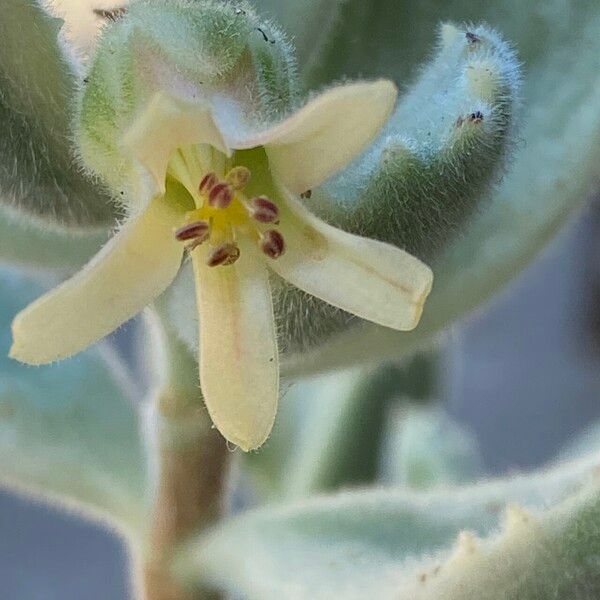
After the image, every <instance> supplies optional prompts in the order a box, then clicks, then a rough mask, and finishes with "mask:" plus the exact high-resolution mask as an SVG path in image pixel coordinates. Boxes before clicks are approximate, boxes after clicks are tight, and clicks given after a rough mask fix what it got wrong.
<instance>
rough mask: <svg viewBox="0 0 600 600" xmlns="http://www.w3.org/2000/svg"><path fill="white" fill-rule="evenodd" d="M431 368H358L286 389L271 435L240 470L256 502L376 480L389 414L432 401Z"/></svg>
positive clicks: (421, 361) (424, 364) (418, 364)
mask: <svg viewBox="0 0 600 600" xmlns="http://www.w3.org/2000/svg"><path fill="white" fill-rule="evenodd" d="M433 379H434V376H433V366H432V363H431V362H430V361H429V360H428V359H427V358H426V357H416V358H415V359H414V360H412V361H410V362H409V363H408V364H406V365H396V364H390V365H384V366H381V367H378V368H367V369H364V368H362V369H361V368H358V369H353V370H350V371H347V372H344V373H339V372H337V373H334V374H331V375H326V376H321V377H316V378H313V379H309V380H306V381H301V382H299V383H297V384H294V385H292V386H291V388H290V389H289V390H287V392H286V393H284V395H283V398H282V399H281V402H280V405H279V410H278V414H277V420H276V423H275V428H274V430H273V433H272V434H271V436H270V437H269V439H268V440H267V442H266V443H265V445H264V446H263V447H262V448H260V449H259V450H258V451H257V452H256V453H253V454H248V455H245V456H243V457H242V459H241V460H242V465H243V468H244V470H246V471H247V472H248V473H249V474H250V476H251V478H252V479H253V480H254V482H255V483H256V485H257V488H258V491H259V493H260V494H261V495H262V496H266V497H269V498H271V499H272V498H282V497H285V498H292V497H306V496H308V495H310V494H311V493H315V492H322V491H327V490H335V489H338V488H340V487H344V486H348V485H357V484H366V483H369V482H373V481H375V480H376V479H377V477H378V475H379V466H380V459H381V452H382V444H383V441H384V439H383V438H384V433H385V429H386V422H387V420H388V418H389V413H390V408H391V407H392V406H394V405H397V404H404V403H405V398H406V397H410V398H411V399H412V400H413V401H418V399H422V400H425V401H426V400H427V399H429V398H430V396H431V394H432V390H431V386H432V381H433Z"/></svg>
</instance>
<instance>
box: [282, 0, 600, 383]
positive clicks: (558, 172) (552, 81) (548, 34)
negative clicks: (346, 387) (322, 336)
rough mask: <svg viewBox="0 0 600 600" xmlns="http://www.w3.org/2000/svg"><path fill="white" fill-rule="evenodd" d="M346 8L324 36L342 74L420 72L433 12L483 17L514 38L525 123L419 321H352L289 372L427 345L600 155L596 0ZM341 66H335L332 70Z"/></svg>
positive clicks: (503, 277)
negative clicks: (401, 329)
mask: <svg viewBox="0 0 600 600" xmlns="http://www.w3.org/2000/svg"><path fill="white" fill-rule="evenodd" d="M345 6H346V7H347V10H348V11H350V12H352V11H354V13H355V14H356V18H354V19H350V20H349V18H345V19H344V20H343V21H340V23H341V24H343V25H344V26H346V25H347V26H349V27H354V26H355V27H356V29H350V30H343V31H344V33H343V35H339V36H337V37H336V38H335V40H334V41H332V42H331V43H332V49H335V53H334V50H332V56H334V55H335V56H337V57H338V58H339V60H342V61H344V65H343V68H344V69H346V70H345V73H346V74H349V75H352V73H353V72H359V71H360V72H361V73H363V74H364V75H365V76H370V75H374V74H381V73H383V72H387V73H389V74H393V73H396V74H397V75H396V77H397V78H398V79H399V80H401V82H402V83H403V84H404V83H405V82H406V81H407V80H410V79H411V78H412V77H414V76H415V74H416V73H417V70H418V68H419V67H418V65H419V63H420V61H421V60H424V59H425V57H426V55H427V53H428V51H429V50H428V41H427V36H430V35H431V34H430V32H431V31H432V30H433V29H434V28H435V27H436V26H437V24H438V23H439V22H440V21H442V20H444V19H449V18H450V19H474V20H475V19H476V20H480V19H485V20H487V22H489V23H491V24H492V25H493V26H494V27H497V28H498V29H500V30H501V31H502V32H503V34H504V35H506V36H507V38H508V39H511V40H513V41H514V42H515V45H516V46H517V48H518V50H519V56H520V58H521V59H522V60H523V63H524V65H523V67H524V72H525V74H526V75H525V79H524V82H523V89H522V98H523V103H524V109H525V118H524V128H523V130H522V131H521V138H522V141H521V142H520V143H519V144H518V146H517V147H516V148H515V151H514V156H513V157H512V159H511V161H510V165H509V169H508V171H507V173H506V175H505V177H504V179H503V181H502V183H501V184H500V185H499V186H498V187H497V189H496V190H495V191H494V192H493V193H491V194H490V198H489V199H488V200H487V201H486V202H487V203H486V204H484V205H483V207H482V209H481V210H480V211H479V213H478V214H477V216H476V217H475V218H474V219H473V220H472V223H471V225H470V226H469V227H467V228H466V229H464V230H463V233H462V234H461V236H460V238H459V239H457V240H456V241H454V242H453V243H452V244H451V245H450V246H449V247H448V248H447V249H446V250H445V251H444V252H443V253H442V254H441V255H440V256H439V258H438V259H436V260H435V261H434V262H433V264H432V268H433V271H434V287H433V291H432V294H431V296H430V297H429V300H428V302H427V305H426V307H425V311H424V313H423V318H422V320H421V323H420V325H419V327H418V328H417V329H416V330H415V331H414V332H411V333H408V334H406V333H400V334H398V333H396V332H393V331H391V330H386V329H382V328H378V327H374V326H370V325H365V326H360V327H357V328H355V330H354V331H352V332H348V333H347V334H343V335H341V336H339V337H337V338H334V339H332V340H331V343H330V344H328V345H327V346H326V347H323V348H321V349H320V350H316V351H315V352H314V353H313V354H312V355H310V356H306V355H305V356H302V357H299V358H298V360H290V361H289V362H288V364H287V365H286V372H287V373H289V374H290V375H293V374H298V373H306V372H315V371H317V372H319V371H324V370H327V369H331V368H337V367H339V366H344V365H347V364H355V363H356V362H361V361H365V360H367V361H368V360H373V359H374V357H377V358H382V357H386V356H395V357H397V356H398V355H399V354H401V353H407V352H413V351H414V350H415V349H416V348H419V347H421V346H423V345H426V344H427V343H428V341H429V340H431V339H432V337H433V336H434V335H436V334H437V333H438V332H439V331H440V330H442V329H444V328H446V327H447V326H448V324H449V323H451V322H453V321H455V320H457V319H459V318H461V317H463V316H464V315H465V314H466V313H468V312H469V311H472V310H473V309H475V308H476V307H478V306H480V305H481V304H482V303H485V302H487V301H489V299H490V298H491V297H492V296H493V295H494V293H495V292H497V291H498V290H499V289H500V288H501V287H502V286H504V285H505V284H507V283H508V282H509V281H510V280H511V279H513V278H514V277H515V276H516V275H517V274H518V273H519V272H520V271H521V269H523V268H524V267H525V266H526V265H527V264H528V263H529V261H530V260H531V259H532V258H533V257H535V255H536V254H537V253H538V252H539V251H540V249H542V248H543V247H544V246H545V244H546V243H547V242H548V241H549V240H550V239H551V238H552V237H553V236H554V235H555V234H556V232H557V231H558V229H559V228H560V227H561V226H562V225H563V224H564V223H565V222H566V221H567V220H568V218H569V217H570V216H571V215H572V214H573V213H574V211H576V210H577V209H578V208H579V207H580V206H581V205H582V204H583V202H584V201H585V200H586V198H587V196H588V194H589V192H590V190H591V188H592V185H593V183H594V181H595V178H596V177H597V174H598V165H599V164H600V73H599V72H598V69H597V60H598V55H599V54H600V5H599V4H598V3H597V2H591V1H583V0H581V1H577V2H573V3H553V4H552V5H551V6H550V5H548V4H547V3H546V2H538V1H536V2H527V3H522V2H518V1H517V0H511V1H510V2H508V3H507V2H504V1H502V2H497V1H496V2H485V3H481V2H479V3H477V2H469V3H465V2H464V1H459V0H453V1H450V2H443V3H422V4H419V6H415V5H414V3H409V2H404V1H402V2H386V1H384V0H381V1H377V2H372V3H359V2H349V3H345ZM354 13H353V14H354ZM367 17H368V18H367ZM375 33H377V35H375ZM336 40H337V41H336ZM350 40H351V43H352V45H353V48H355V49H356V50H352V52H351V55H350V58H349V59H348V61H351V60H353V59H352V57H355V59H356V62H352V63H350V62H346V59H345V58H343V57H344V56H345V53H346V50H347V49H348V44H349V42H350ZM340 44H341V45H340ZM367 49H368V50H369V51H367ZM358 54H360V55H361V56H362V57H363V59H362V60H359V59H358V58H356V57H357V56H358ZM341 68H342V66H340V67H339V69H341ZM339 73H340V71H338V68H337V67H336V68H335V69H333V70H331V72H329V73H328V77H337V76H338V75H339Z"/></svg>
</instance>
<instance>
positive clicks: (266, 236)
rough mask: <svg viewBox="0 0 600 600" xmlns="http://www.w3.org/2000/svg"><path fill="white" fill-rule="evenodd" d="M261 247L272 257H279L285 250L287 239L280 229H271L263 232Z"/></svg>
mask: <svg viewBox="0 0 600 600" xmlns="http://www.w3.org/2000/svg"><path fill="white" fill-rule="evenodd" d="M260 249H261V250H262V251H263V252H264V253H265V254H266V255H267V256H268V257H269V258H272V259H276V258H279V257H280V256H281V255H282V254H283V253H284V252H285V240H284V239H283V236H282V235H281V233H279V231H277V230H276V229H269V230H268V231H265V232H264V233H263V234H262V237H261V239H260Z"/></svg>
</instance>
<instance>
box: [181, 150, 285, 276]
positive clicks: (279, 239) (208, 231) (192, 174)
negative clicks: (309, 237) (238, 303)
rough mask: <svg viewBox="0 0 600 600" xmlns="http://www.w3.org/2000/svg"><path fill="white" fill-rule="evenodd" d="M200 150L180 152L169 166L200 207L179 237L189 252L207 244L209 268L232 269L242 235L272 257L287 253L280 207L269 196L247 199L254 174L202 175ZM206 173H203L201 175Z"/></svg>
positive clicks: (190, 215)
mask: <svg viewBox="0 0 600 600" xmlns="http://www.w3.org/2000/svg"><path fill="white" fill-rule="evenodd" d="M199 165H200V161H199V160H198V156H197V151H194V149H193V150H191V152H189V151H188V152H184V151H179V152H178V153H177V154H176V155H175V156H174V158H173V159H172V160H171V162H170V163H169V173H170V174H171V175H172V176H173V177H175V178H176V179H177V180H179V181H180V182H181V183H182V184H183V185H184V186H185V187H186V189H187V190H188V192H190V194H191V195H192V197H193V199H194V202H195V204H196V209H195V210H191V211H189V212H187V213H186V216H185V222H184V224H183V225H182V226H181V227H180V228H179V229H177V230H176V231H175V237H176V238H177V239H178V240H179V241H181V242H185V243H186V244H187V249H188V250H189V251H192V250H194V249H195V248H196V247H197V246H199V245H200V244H203V243H208V244H210V246H211V251H210V253H209V256H208V259H207V264H208V266H210V267H216V266H227V265H231V264H233V263H234V262H236V260H237V259H238V258H239V256H240V250H239V247H238V245H237V237H238V235H246V236H249V237H250V238H251V239H252V240H253V241H254V242H255V243H256V244H257V245H258V246H259V247H260V249H261V250H262V252H263V253H264V254H265V255H266V256H268V257H269V258H271V259H277V258H279V257H280V256H281V255H282V254H283V253H284V252H285V241H284V239H283V236H282V235H281V233H280V232H279V231H278V230H277V225H278V224H279V209H278V207H277V205H276V204H275V203H274V202H273V201H272V200H270V199H269V198H267V197H266V196H256V197H252V198H248V196H247V195H246V194H245V193H244V190H245V188H246V186H247V185H248V183H249V182H250V179H251V177H252V174H251V172H250V170H249V169H248V168H246V167H245V166H241V165H240V166H235V167H233V168H231V169H229V170H228V171H227V172H226V173H224V174H223V175H221V176H220V175H219V174H217V172H216V171H208V172H204V173H203V171H201V170H200V169H199V168H198V167H199ZM202 173H203V174H202Z"/></svg>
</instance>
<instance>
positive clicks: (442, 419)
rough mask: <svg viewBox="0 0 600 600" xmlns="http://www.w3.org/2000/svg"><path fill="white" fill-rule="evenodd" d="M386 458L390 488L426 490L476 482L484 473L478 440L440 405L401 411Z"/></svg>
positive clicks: (391, 426)
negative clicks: (401, 487) (391, 486)
mask: <svg viewBox="0 0 600 600" xmlns="http://www.w3.org/2000/svg"><path fill="white" fill-rule="evenodd" d="M383 456H384V459H383V480H384V481H385V483H386V484H392V485H394V484H395V485H406V486H410V487H414V488H421V489H424V488H429V487H433V486H439V485H444V484H445V485H449V484H459V483H467V482H472V481H475V479H477V477H478V476H480V475H481V474H482V473H483V463H482V460H481V456H480V454H479V448H478V445H477V441H476V439H475V437H474V436H473V435H472V434H471V433H470V432H469V431H467V430H466V429H465V427H463V426H462V425H461V424H459V423H457V422H455V421H454V420H453V419H452V418H451V417H450V416H449V415H448V414H447V412H446V411H445V410H444V409H443V408H442V407H441V406H439V405H436V404H434V405H426V406H406V407H397V408H396V409H395V410H394V412H393V413H392V415H390V417H389V418H388V434H387V437H386V443H385V453H384V455H383Z"/></svg>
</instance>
